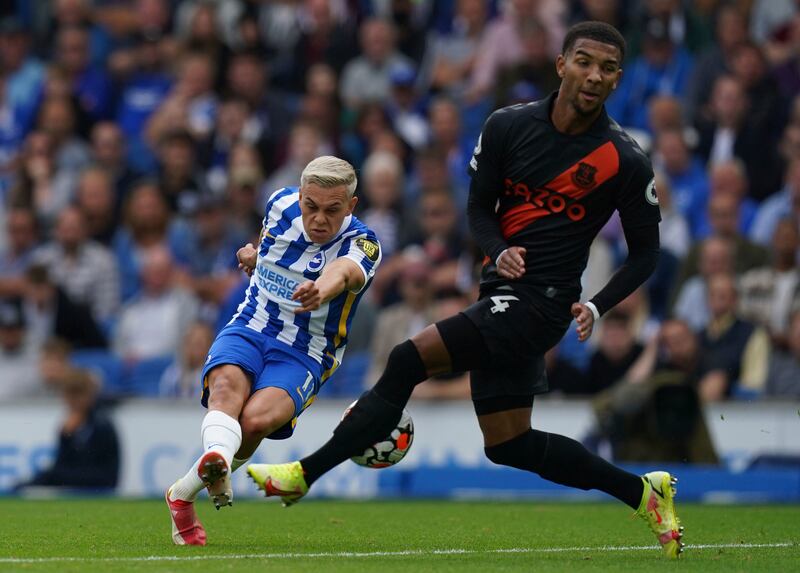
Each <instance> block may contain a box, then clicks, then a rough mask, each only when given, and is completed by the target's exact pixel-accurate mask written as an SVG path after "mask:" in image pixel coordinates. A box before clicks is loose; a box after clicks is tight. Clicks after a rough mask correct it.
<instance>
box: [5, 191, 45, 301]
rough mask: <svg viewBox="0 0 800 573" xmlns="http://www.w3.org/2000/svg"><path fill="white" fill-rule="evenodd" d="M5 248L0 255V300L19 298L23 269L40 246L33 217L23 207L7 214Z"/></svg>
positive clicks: (22, 285) (30, 211)
mask: <svg viewBox="0 0 800 573" xmlns="http://www.w3.org/2000/svg"><path fill="white" fill-rule="evenodd" d="M4 233H5V235H6V239H7V241H6V248H5V249H4V250H3V251H2V252H1V253H0V297H9V296H12V297H13V296H22V293H23V290H24V288H25V278H24V277H25V269H26V268H27V267H28V265H29V264H30V260H31V256H32V255H33V251H34V249H35V247H36V245H37V244H38V242H39V227H38V225H37V223H36V215H35V214H34V212H33V211H32V210H30V209H28V208H26V207H12V208H11V209H9V210H8V212H7V213H6V220H5V229H4Z"/></svg>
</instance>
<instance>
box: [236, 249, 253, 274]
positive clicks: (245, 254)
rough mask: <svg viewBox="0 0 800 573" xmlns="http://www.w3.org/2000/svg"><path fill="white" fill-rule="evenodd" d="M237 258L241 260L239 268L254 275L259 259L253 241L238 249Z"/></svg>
mask: <svg viewBox="0 0 800 573" xmlns="http://www.w3.org/2000/svg"><path fill="white" fill-rule="evenodd" d="M236 258H237V259H238V260H239V268H240V269H242V270H243V271H244V272H246V273H247V276H248V277H251V276H253V271H254V270H255V268H256V261H257V260H258V251H256V248H255V247H254V246H253V243H247V244H246V245H245V246H244V247H242V248H241V249H239V250H238V251H236Z"/></svg>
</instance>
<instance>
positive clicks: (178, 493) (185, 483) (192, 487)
mask: <svg viewBox="0 0 800 573" xmlns="http://www.w3.org/2000/svg"><path fill="white" fill-rule="evenodd" d="M200 457H202V456H200ZM198 467H200V458H197V460H196V461H195V462H194V464H193V465H192V469H190V470H189V472H188V473H187V474H186V475H185V476H183V477H182V478H181V479H179V480H178V481H176V482H175V484H174V485H173V486H172V489H171V490H170V492H169V498H170V499H182V500H183V501H194V500H195V498H196V497H197V494H198V493H200V492H201V491H202V490H203V487H204V486H205V484H204V483H203V480H201V479H200V476H199V475H197V468H198Z"/></svg>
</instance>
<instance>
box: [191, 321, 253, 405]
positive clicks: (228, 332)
mask: <svg viewBox="0 0 800 573" xmlns="http://www.w3.org/2000/svg"><path fill="white" fill-rule="evenodd" d="M261 336H263V335H261V334H259V333H257V332H247V331H239V330H232V329H223V330H222V331H221V332H220V333H219V334H218V335H217V338H216V339H215V340H214V343H213V344H212V345H211V348H210V349H209V351H208V357H207V358H206V363H205V366H204V367H203V373H202V377H201V378H202V381H203V396H202V399H201V402H202V404H203V405H204V406H208V407H210V408H212V409H220V408H219V406H220V404H222V405H223V406H224V407H225V409H224V410H223V411H225V412H226V413H228V414H229V415H233V416H234V417H238V416H239V413H240V412H241V408H242V406H243V405H244V402H245V400H247V398H248V396H249V395H250V392H251V385H252V381H253V380H254V379H255V378H256V377H257V376H258V375H259V374H260V373H261V371H262V369H263V367H264V359H263V349H262V342H261V340H260V338H259V337H261ZM237 402H238V403H239V404H238V410H237V411H236V412H235V414H230V413H229V412H228V411H227V410H228V409H229V406H228V404H230V408H233V407H234V406H235V405H236V403H237Z"/></svg>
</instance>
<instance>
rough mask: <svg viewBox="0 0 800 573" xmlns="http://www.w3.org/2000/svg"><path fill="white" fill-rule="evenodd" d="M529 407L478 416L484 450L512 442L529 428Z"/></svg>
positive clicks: (530, 410)
mask: <svg viewBox="0 0 800 573" xmlns="http://www.w3.org/2000/svg"><path fill="white" fill-rule="evenodd" d="M531 413H532V408H531V407H521V408H513V409H510V410H502V411H500V412H492V413H490V414H483V415H480V414H479V415H478V424H479V425H480V427H481V432H482V433H483V445H484V447H486V448H489V447H491V446H496V445H497V444H502V443H503V442H507V441H508V440H512V439H514V438H516V437H517V436H519V435H520V434H522V433H524V432H527V431H528V430H530V428H531Z"/></svg>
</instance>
